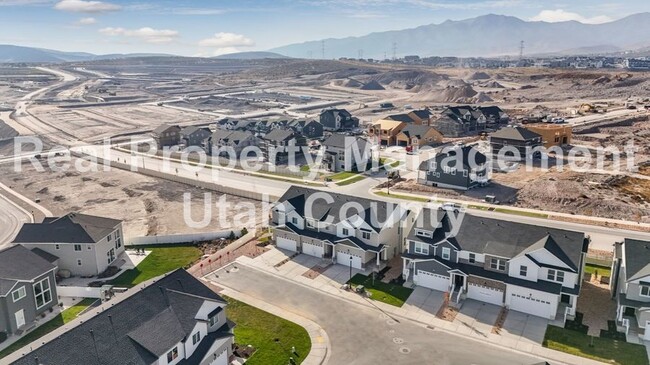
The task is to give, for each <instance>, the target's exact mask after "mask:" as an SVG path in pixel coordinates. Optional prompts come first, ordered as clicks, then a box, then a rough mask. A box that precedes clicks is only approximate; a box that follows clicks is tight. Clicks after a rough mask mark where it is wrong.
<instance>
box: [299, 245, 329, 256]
mask: <svg viewBox="0 0 650 365" xmlns="http://www.w3.org/2000/svg"><path fill="white" fill-rule="evenodd" d="M302 253H304V254H305V255H309V256H315V257H323V256H324V255H325V249H324V248H323V244H322V243H321V244H320V246H319V245H318V244H311V243H305V242H303V243H302Z"/></svg>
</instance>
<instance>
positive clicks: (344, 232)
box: [341, 228, 350, 236]
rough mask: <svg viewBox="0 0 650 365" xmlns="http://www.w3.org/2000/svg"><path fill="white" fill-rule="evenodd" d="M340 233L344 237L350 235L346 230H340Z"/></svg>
mask: <svg viewBox="0 0 650 365" xmlns="http://www.w3.org/2000/svg"><path fill="white" fill-rule="evenodd" d="M341 232H342V233H343V235H344V236H349V235H350V231H348V229H347V228H343V229H341Z"/></svg>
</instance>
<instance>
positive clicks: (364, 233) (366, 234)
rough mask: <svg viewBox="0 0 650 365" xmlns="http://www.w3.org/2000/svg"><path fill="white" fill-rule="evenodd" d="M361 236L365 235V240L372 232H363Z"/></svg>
mask: <svg viewBox="0 0 650 365" xmlns="http://www.w3.org/2000/svg"><path fill="white" fill-rule="evenodd" d="M361 237H363V239H364V240H369V239H370V232H361Z"/></svg>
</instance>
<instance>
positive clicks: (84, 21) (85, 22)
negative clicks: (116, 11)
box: [76, 17, 97, 25]
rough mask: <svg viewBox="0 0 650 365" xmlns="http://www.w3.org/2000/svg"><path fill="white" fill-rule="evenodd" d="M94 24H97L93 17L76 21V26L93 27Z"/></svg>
mask: <svg viewBox="0 0 650 365" xmlns="http://www.w3.org/2000/svg"><path fill="white" fill-rule="evenodd" d="M95 23H97V19H95V18H93V17H87V18H81V19H79V20H77V23H76V24H77V25H93V24H95Z"/></svg>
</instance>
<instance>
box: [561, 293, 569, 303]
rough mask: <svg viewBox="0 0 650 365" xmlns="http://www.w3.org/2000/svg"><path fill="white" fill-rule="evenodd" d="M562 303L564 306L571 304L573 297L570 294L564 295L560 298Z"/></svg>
mask: <svg viewBox="0 0 650 365" xmlns="http://www.w3.org/2000/svg"><path fill="white" fill-rule="evenodd" d="M560 302H562V303H564V304H571V297H570V296H569V295H568V294H562V296H561V297H560Z"/></svg>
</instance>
